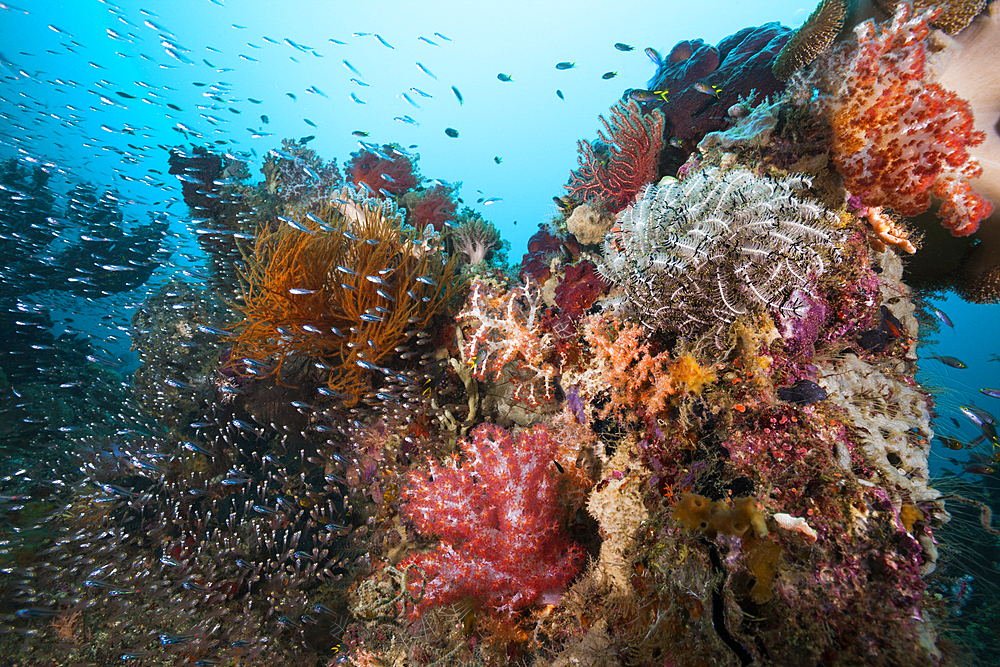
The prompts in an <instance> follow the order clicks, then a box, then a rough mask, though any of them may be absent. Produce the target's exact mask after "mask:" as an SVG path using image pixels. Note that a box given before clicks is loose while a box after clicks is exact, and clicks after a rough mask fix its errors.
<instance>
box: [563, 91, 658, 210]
mask: <svg viewBox="0 0 1000 667" xmlns="http://www.w3.org/2000/svg"><path fill="white" fill-rule="evenodd" d="M600 119H601V124H602V125H603V126H604V129H605V130H607V135H605V134H604V132H603V131H601V130H598V131H597V137H598V141H595V142H594V143H591V142H589V141H586V140H583V141H577V142H576V145H577V148H578V149H579V151H580V156H579V158H578V162H579V165H580V167H579V169H577V170H576V171H572V172H570V177H569V183H568V184H567V185H566V189H567V190H569V193H570V196H571V197H574V198H577V199H581V200H584V201H590V200H598V201H601V202H603V204H604V206H605V207H606V208H607V209H608V210H609V211H611V212H613V213H617V212H618V211H620V210H622V209H623V208H625V206H626V205H627V204H628V203H629V202H630V201H632V199H633V198H634V197H635V193H637V192H638V191H639V188H641V187H642V186H643V185H645V184H647V183H649V182H651V181H654V180H656V166H657V162H658V161H659V159H660V151H661V150H663V113H661V112H660V111H659V110H655V111H653V112H652V113H648V114H643V113H642V111H641V110H640V109H639V105H638V104H637V103H636V102H634V101H630V102H629V103H628V104H624V105H623V104H622V103H621V102H619V103H617V104H615V105H614V106H613V107H611V118H610V119H607V118H605V117H604V116H601V117H600Z"/></svg>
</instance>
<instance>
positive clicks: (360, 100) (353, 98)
mask: <svg viewBox="0 0 1000 667" xmlns="http://www.w3.org/2000/svg"><path fill="white" fill-rule="evenodd" d="M351 99H352V100H354V101H355V102H357V103H358V104H368V102H365V101H364V100H363V99H361V98H360V97H358V96H357V95H355V94H354V93H351Z"/></svg>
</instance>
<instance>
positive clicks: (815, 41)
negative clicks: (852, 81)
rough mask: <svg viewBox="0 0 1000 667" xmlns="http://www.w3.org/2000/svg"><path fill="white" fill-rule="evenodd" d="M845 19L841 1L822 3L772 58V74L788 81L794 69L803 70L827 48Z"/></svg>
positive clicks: (842, 1)
mask: <svg viewBox="0 0 1000 667" xmlns="http://www.w3.org/2000/svg"><path fill="white" fill-rule="evenodd" d="M846 16H847V3H846V2H844V0H822V1H821V2H820V3H819V6H818V7H817V8H816V11H814V12H813V13H812V15H811V16H810V17H809V18H808V19H806V22H805V23H803V24H802V26H801V27H800V28H799V29H798V30H796V31H795V34H794V35H792V38H791V39H790V40H788V43H786V44H785V46H784V47H782V49H781V51H780V52H779V53H778V57H777V58H775V59H774V64H773V65H772V66H771V71H772V72H774V76H776V77H777V78H779V79H787V78H788V77H790V76H791V75H792V73H793V72H795V70H797V69H799V68H800V67H805V66H806V65H808V64H809V63H811V62H812V61H813V60H815V59H816V56H818V55H819V54H821V53H823V52H824V51H826V50H827V49H828V48H830V45H831V44H832V43H833V40H834V38H836V36H837V33H839V32H840V29H841V28H842V27H844V18H845V17H846Z"/></svg>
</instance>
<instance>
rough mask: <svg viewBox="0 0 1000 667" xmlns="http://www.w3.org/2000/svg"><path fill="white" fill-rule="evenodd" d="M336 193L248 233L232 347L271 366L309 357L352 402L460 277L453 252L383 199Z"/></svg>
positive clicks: (237, 354)
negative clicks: (318, 205) (335, 201)
mask: <svg viewBox="0 0 1000 667" xmlns="http://www.w3.org/2000/svg"><path fill="white" fill-rule="evenodd" d="M344 196H346V192H345V193H344ZM343 201H345V202H346V203H345V204H342V205H340V206H339V208H338V207H327V209H326V210H325V211H323V212H322V213H321V214H320V215H313V214H311V213H309V214H306V215H299V214H297V213H295V212H289V213H288V214H287V216H288V217H286V218H285V219H284V221H283V224H281V225H280V226H279V227H278V228H277V229H267V228H265V229H261V230H260V231H259V232H258V234H257V237H256V239H255V241H254V244H253V248H252V249H251V250H249V251H246V252H245V254H244V261H245V265H244V266H243V267H242V268H241V269H240V275H239V277H240V291H241V294H242V299H241V300H240V301H239V302H238V303H236V304H233V307H234V309H235V310H237V311H238V312H239V313H240V314H241V315H242V316H243V320H242V321H241V322H240V323H238V324H237V325H236V326H235V334H236V340H235V343H234V344H233V355H232V356H233V359H234V360H239V359H242V358H247V357H248V358H250V359H255V360H259V361H268V362H275V366H274V371H273V372H275V373H279V374H280V371H281V367H282V364H283V362H285V361H286V360H287V359H288V358H289V357H293V356H303V357H309V358H313V359H319V360H320V361H321V363H322V364H324V367H326V368H328V369H329V376H328V380H327V383H328V386H329V389H330V390H332V391H333V392H336V394H338V395H340V396H341V397H342V398H343V400H344V402H345V404H347V405H353V404H354V403H355V402H357V401H358V400H359V399H361V398H363V397H365V396H366V395H367V394H369V393H371V391H372V388H373V382H372V378H373V377H382V376H383V375H385V376H386V377H389V376H391V375H392V372H391V371H390V370H389V369H387V368H385V367H384V364H385V363H386V362H387V361H389V360H390V359H392V358H395V357H397V356H398V352H396V351H395V349H394V348H396V347H398V346H400V345H403V344H408V343H409V342H411V339H412V338H413V337H414V336H418V337H419V336H424V335H427V334H425V333H422V332H423V330H424V329H426V328H427V327H428V326H429V324H430V323H431V321H432V320H433V319H434V317H435V316H436V315H438V314H440V313H442V312H443V311H444V309H445V308H446V307H447V305H448V303H449V301H450V300H451V299H452V297H453V296H455V295H456V294H457V292H458V290H459V288H460V283H459V281H458V280H457V278H456V272H457V268H458V265H457V260H455V259H452V260H450V261H445V258H444V256H443V254H442V252H441V251H440V249H436V248H434V247H429V246H430V245H431V244H430V242H429V241H428V242H427V243H425V244H424V245H421V241H422V240H423V241H427V239H420V238H418V237H417V235H416V232H414V231H413V230H409V229H405V228H403V226H402V220H401V219H400V216H399V215H398V214H397V213H396V212H395V211H394V210H392V209H391V208H389V207H388V206H387V205H385V204H383V205H373V204H372V203H370V202H367V201H364V200H343ZM303 230H308V231H303ZM279 377H280V375H279Z"/></svg>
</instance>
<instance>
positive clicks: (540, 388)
mask: <svg viewBox="0 0 1000 667" xmlns="http://www.w3.org/2000/svg"><path fill="white" fill-rule="evenodd" d="M543 309H544V304H543V303H542V298H541V293H540V291H539V289H538V286H537V285H535V284H534V283H532V282H531V280H528V279H526V280H525V281H524V284H523V285H519V286H517V287H514V288H513V289H511V290H509V291H507V292H498V291H497V290H495V289H493V288H491V287H489V286H488V285H487V284H486V283H485V282H483V281H482V280H481V279H479V278H477V279H476V280H475V282H473V284H472V294H470V295H469V299H468V301H467V302H466V306H465V309H464V310H463V311H462V312H461V313H459V314H458V315H457V317H456V319H457V320H458V321H459V322H463V323H465V324H467V325H471V328H469V331H468V333H467V334H466V343H465V346H464V348H463V349H462V356H463V358H464V359H465V360H466V361H467V362H468V363H469V364H470V365H471V366H472V374H473V375H474V376H475V377H477V378H479V379H480V380H486V379H489V380H497V379H499V378H500V377H501V376H502V374H503V373H504V369H505V367H506V366H507V365H508V364H512V366H511V367H510V368H509V369H508V372H510V373H511V374H512V375H513V376H514V378H516V382H517V386H516V387H515V389H514V398H516V399H517V400H520V401H524V402H526V403H528V404H529V405H538V403H539V402H540V401H541V400H542V399H543V398H544V399H545V400H551V399H553V398H554V397H555V395H556V386H555V377H556V375H557V373H558V369H557V368H556V366H555V365H554V364H553V363H552V362H551V361H550V359H549V358H550V356H551V355H552V352H553V350H554V347H553V345H552V336H551V335H550V334H547V333H543V332H542V311H543Z"/></svg>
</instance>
